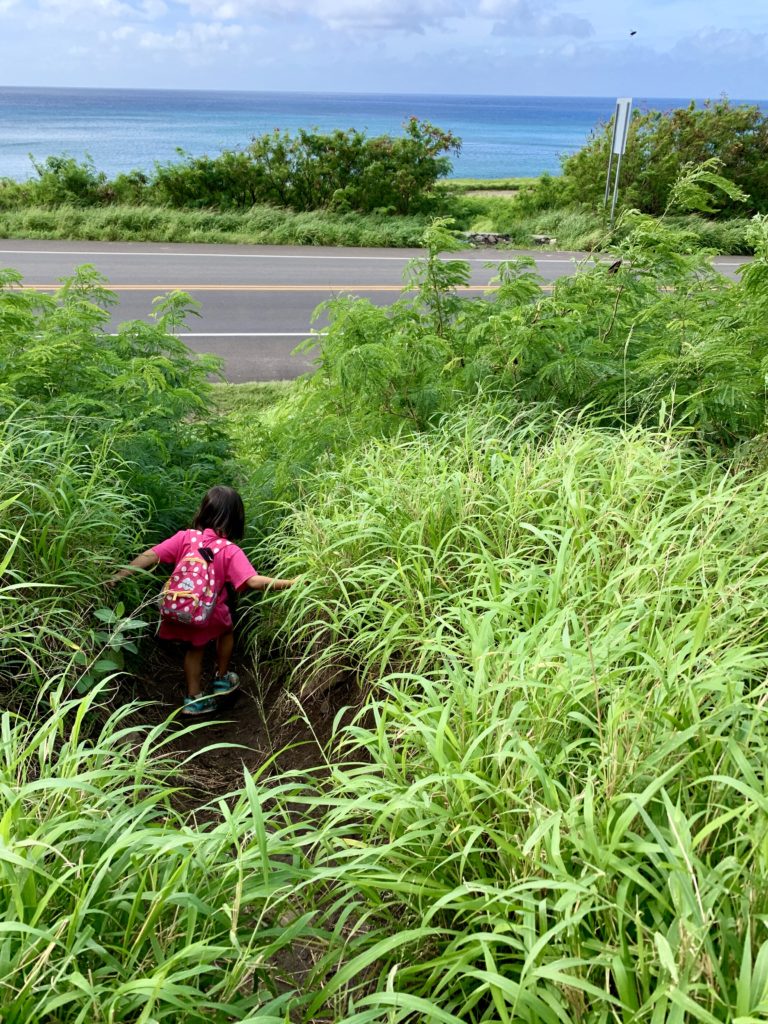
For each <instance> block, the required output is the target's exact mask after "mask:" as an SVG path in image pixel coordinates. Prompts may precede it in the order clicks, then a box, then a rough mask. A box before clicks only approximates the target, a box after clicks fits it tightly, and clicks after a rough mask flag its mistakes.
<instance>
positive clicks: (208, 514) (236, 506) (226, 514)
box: [192, 486, 245, 540]
mask: <svg viewBox="0 0 768 1024" xmlns="http://www.w3.org/2000/svg"><path fill="white" fill-rule="evenodd" d="M192 526H193V527H194V528H195V529H196V530H206V529H211V530H215V531H216V533H218V534H219V536H221V537H226V538H227V540H240V538H241V537H242V536H243V534H244V533H245V509H244V508H243V499H242V498H241V497H240V495H239V494H238V493H237V491H236V490H235V489H234V488H233V487H218V486H217V487H212V488H211V489H210V491H208V493H207V494H206V496H205V497H204V498H203V500H202V502H201V503H200V508H199V509H198V510H197V515H196V516H195V521H194V522H193V523H192Z"/></svg>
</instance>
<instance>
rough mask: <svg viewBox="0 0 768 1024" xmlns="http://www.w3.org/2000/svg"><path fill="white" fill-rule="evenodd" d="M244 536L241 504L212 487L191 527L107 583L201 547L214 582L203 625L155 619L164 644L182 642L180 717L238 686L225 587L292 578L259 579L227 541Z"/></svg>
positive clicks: (270, 584)
mask: <svg viewBox="0 0 768 1024" xmlns="http://www.w3.org/2000/svg"><path fill="white" fill-rule="evenodd" d="M244 532H245V511H244V509H243V500H242V498H241V497H240V495H239V494H238V493H237V491H235V490H233V489H232V488H231V487H212V488H211V489H210V491H208V493H207V494H206V495H205V497H204V498H203V501H202V504H201V505H200V508H199V510H198V512H197V515H196V516H195V519H194V522H193V523H192V529H191V530H180V531H179V532H178V533H176V534H174V535H173V537H169V538H168V540H164V541H162V542H161V543H160V544H156V545H155V546H154V547H153V548H149V549H148V550H147V551H144V552H143V553H142V554H140V555H137V557H136V558H134V560H133V561H132V562H131V564H130V566H128V567H126V568H125V569H121V570H120V571H119V572H118V573H116V574H115V576H114V577H113V578H112V579H111V580H110V581H109V582H110V583H116V582H117V581H118V580H119V579H122V578H123V577H124V576H128V575H129V574H130V573H131V572H132V571H133V569H150V568H152V566H154V565H157V563H158V562H166V563H169V564H171V565H173V566H177V565H178V563H179V562H180V561H181V559H182V558H184V556H185V555H187V554H188V553H189V552H197V551H200V550H201V549H202V552H201V553H202V554H203V555H204V556H205V559H206V561H207V562H208V563H209V566H210V570H211V575H212V578H213V579H215V581H216V586H217V587H220V588H221V589H220V590H218V597H217V599H216V604H215V606H214V608H213V611H212V612H211V614H210V616H209V617H208V619H207V620H206V621H205V622H200V623H195V622H194V621H193V622H177V621H172V620H169V619H166V618H164V619H161V621H160V630H159V636H160V637H162V638H163V639H165V640H181V641H182V642H184V643H186V644H187V650H186V654H185V656H184V674H185V676H186V680H187V696H186V697H185V698H184V707H183V708H182V714H185V715H204V714H207V713H208V712H210V711H213V710H214V709H215V707H216V697H219V696H222V695H224V694H227V693H232V691H233V690H236V689H237V687H238V685H239V680H238V678H237V676H236V675H235V673H234V672H230V671H229V661H230V658H231V656H232V647H233V645H234V636H233V633H232V614H231V611H230V608H229V604H228V602H227V584H230V585H231V586H232V587H233V588H234V589H235V590H236V591H238V590H246V589H248V590H267V589H269V590H285V588H286V587H290V586H291V585H292V584H293V583H294V582H295V580H280V579H272V578H271V577H269V576H260V575H259V574H258V573H257V572H256V570H255V569H254V568H253V566H252V565H251V563H250V562H249V561H248V559H247V557H246V555H245V553H244V552H243V551H242V550H241V549H240V548H239V547H238V546H237V545H236V544H234V543H233V541H236V540H240V539H241V537H242V536H243V533H244ZM213 641H215V642H216V658H217V673H216V678H215V679H214V681H213V684H212V686H211V689H210V690H209V691H208V692H204V690H203V654H204V652H205V648H206V645H207V644H209V643H212V642H213Z"/></svg>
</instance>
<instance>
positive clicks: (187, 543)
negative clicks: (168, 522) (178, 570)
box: [152, 529, 257, 647]
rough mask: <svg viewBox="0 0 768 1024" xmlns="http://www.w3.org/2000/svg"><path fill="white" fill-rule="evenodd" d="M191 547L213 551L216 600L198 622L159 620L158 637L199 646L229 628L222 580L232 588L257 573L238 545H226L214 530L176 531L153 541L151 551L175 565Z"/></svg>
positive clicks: (227, 607) (229, 620)
mask: <svg viewBox="0 0 768 1024" xmlns="http://www.w3.org/2000/svg"><path fill="white" fill-rule="evenodd" d="M192 547H198V548H210V549H211V551H212V552H213V570H214V574H215V577H216V580H217V581H220V584H221V590H220V591H219V599H218V601H217V602H216V607H215V608H214V610H213V613H212V614H211V616H210V618H209V619H208V621H207V622H206V623H204V624H202V625H195V624H193V623H190V624H186V623H181V622H167V621H166V620H165V619H162V620H161V622H160V629H159V636H161V637H162V638H163V639H164V640H186V641H187V642H188V643H191V644H192V645H193V646H194V647H201V646H202V645H203V644H207V643H208V642H209V641H210V640H215V639H216V638H217V637H219V636H221V634H222V633H226V632H228V631H229V630H230V629H231V628H232V615H231V614H230V611H229V605H228V604H227V591H226V588H225V584H226V583H231V584H232V586H233V587H234V588H235V590H239V589H240V587H242V585H243V584H244V583H245V581H246V580H249V579H250V578H251V576H256V575H257V572H256V570H255V569H254V568H253V566H252V565H251V563H250V562H249V561H248V558H247V556H246V554H245V552H244V551H243V550H242V548H239V547H238V546H237V544H232V543H229V544H227V542H226V539H225V538H224V537H220V536H219V535H218V533H216V531H215V530H211V529H206V530H202V531H201V530H179V532H178V533H175V534H174V535H173V536H172V537H169V538H168V539H167V540H164V541H161V543H160V544H156V545H155V546H154V547H153V548H152V550H153V551H154V552H155V554H156V555H157V557H158V558H159V559H160V561H161V562H168V563H170V564H171V565H176V564H177V563H178V562H179V561H180V560H181V558H182V557H183V556H184V555H185V554H186V553H187V551H189V549H190V548H192Z"/></svg>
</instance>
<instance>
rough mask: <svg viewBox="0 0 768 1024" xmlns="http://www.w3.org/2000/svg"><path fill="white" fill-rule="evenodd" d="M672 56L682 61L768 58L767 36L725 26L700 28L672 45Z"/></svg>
mask: <svg viewBox="0 0 768 1024" xmlns="http://www.w3.org/2000/svg"><path fill="white" fill-rule="evenodd" d="M671 55H672V56H673V57H676V58H679V57H682V58H684V59H685V60H711V59H713V58H716V59H719V60H723V59H726V60H732V61H737V62H739V61H745V60H759V59H761V58H765V57H768V35H766V34H765V33H764V32H747V31H744V30H742V31H737V30H734V29H728V28H712V27H709V28H703V29H700V30H699V31H698V32H696V33H694V34H693V35H690V36H685V37H684V38H683V39H680V40H679V41H678V42H677V43H676V44H675V46H674V47H673V48H672V50H671Z"/></svg>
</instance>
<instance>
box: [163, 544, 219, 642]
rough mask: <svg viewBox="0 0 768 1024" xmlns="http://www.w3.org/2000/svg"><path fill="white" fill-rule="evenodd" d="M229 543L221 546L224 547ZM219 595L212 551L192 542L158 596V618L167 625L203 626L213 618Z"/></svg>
mask: <svg viewBox="0 0 768 1024" xmlns="http://www.w3.org/2000/svg"><path fill="white" fill-rule="evenodd" d="M229 543H230V542H229V541H228V540H227V541H225V542H224V544H225V546H226V545H228V544H229ZM223 585H224V581H223V580H222V583H221V586H223ZM220 591H221V587H220V586H217V585H216V575H215V573H214V570H213V551H211V549H210V548H205V547H198V542H192V544H191V545H190V547H189V549H188V550H187V551H186V553H185V554H184V555H183V556H182V558H181V559H180V560H179V562H178V563H177V564H176V567H175V569H174V570H173V572H172V573H171V576H170V579H169V580H168V582H167V583H166V584H165V586H164V587H163V589H162V591H161V592H160V598H159V605H160V615H161V617H162V618H164V619H167V620H168V621H169V622H181V623H183V624H184V625H191V626H203V625H205V623H206V622H207V621H208V619H210V617H211V615H212V614H213V609H214V608H215V607H216V602H217V601H218V599H219V593H220Z"/></svg>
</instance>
